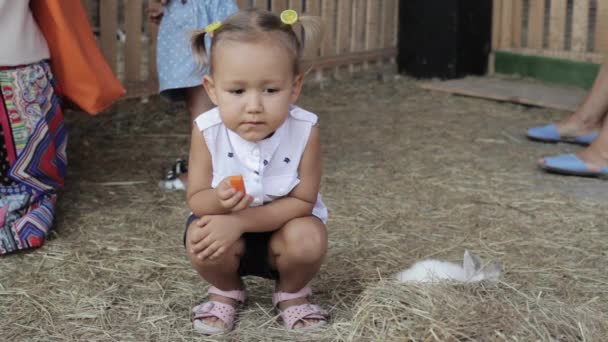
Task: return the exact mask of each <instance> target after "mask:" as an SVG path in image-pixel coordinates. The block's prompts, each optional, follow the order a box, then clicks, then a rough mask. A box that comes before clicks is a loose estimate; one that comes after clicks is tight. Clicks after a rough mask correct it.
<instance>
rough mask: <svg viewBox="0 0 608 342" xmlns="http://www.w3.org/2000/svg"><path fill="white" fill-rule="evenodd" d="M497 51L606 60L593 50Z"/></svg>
mask: <svg viewBox="0 0 608 342" xmlns="http://www.w3.org/2000/svg"><path fill="white" fill-rule="evenodd" d="M497 51H504V52H511V53H517V54H520V55H527V56H540V57H553V58H559V59H567V60H571V61H579V62H591V63H596V64H602V63H603V62H604V61H605V60H606V55H605V54H603V53H595V52H581V51H567V50H550V49H528V48H517V49H500V50H497Z"/></svg>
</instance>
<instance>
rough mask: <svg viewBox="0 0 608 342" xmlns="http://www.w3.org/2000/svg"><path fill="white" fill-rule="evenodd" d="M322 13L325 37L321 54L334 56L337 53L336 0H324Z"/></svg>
mask: <svg viewBox="0 0 608 342" xmlns="http://www.w3.org/2000/svg"><path fill="white" fill-rule="evenodd" d="M321 4H322V5H323V7H322V9H321V13H322V16H323V23H324V25H325V39H324V40H323V45H321V56H333V55H335V54H336V28H335V24H336V1H335V0H323V1H321Z"/></svg>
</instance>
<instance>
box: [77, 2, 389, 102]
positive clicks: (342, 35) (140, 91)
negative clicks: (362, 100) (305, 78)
mask: <svg viewBox="0 0 608 342" xmlns="http://www.w3.org/2000/svg"><path fill="white" fill-rule="evenodd" d="M148 1H156V0H83V2H84V4H85V7H86V8H87V11H88V13H89V14H90V18H91V22H92V25H93V27H94V28H95V30H96V31H97V32H98V33H99V46H100V48H101V50H102V52H103V54H104V56H105V57H106V59H107V60H108V62H109V63H110V65H111V66H112V68H113V69H114V70H115V71H116V74H117V75H119V77H120V78H121V80H123V82H124V84H125V87H126V88H127V95H126V96H127V97H138V96H146V95H150V94H154V93H156V92H157V91H158V81H157V79H156V34H157V31H158V27H157V26H156V25H155V24H152V23H150V22H149V21H147V15H146V8H147V4H148ZM191 1H193V0H191ZM237 3H238V5H239V7H240V8H248V7H258V8H265V9H268V10H271V11H273V12H276V13H279V12H281V11H283V10H284V9H287V8H291V9H295V10H296V11H298V12H299V13H304V14H310V15H320V16H321V17H323V19H324V23H325V27H324V30H325V36H324V41H323V44H322V46H321V48H320V49H319V51H318V52H317V53H313V54H310V55H309V56H307V58H308V59H309V60H310V61H311V62H313V63H314V70H315V72H316V74H317V76H321V77H322V74H323V73H332V74H335V73H344V72H351V73H352V72H354V71H355V70H356V69H355V65H363V66H364V67H366V68H367V67H369V65H370V63H374V64H371V65H376V64H382V63H384V62H389V63H394V60H395V56H396V55H397V31H398V29H397V16H398V12H399V11H398V4H399V0H238V1H237ZM117 33H119V35H117ZM123 36H124V37H125V38H124V39H121V38H122V37H123Z"/></svg>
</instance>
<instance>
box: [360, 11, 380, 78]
mask: <svg viewBox="0 0 608 342" xmlns="http://www.w3.org/2000/svg"><path fill="white" fill-rule="evenodd" d="M381 5H382V3H381V2H380V1H377V0H367V15H366V18H365V49H366V50H373V49H377V48H379V47H380V44H379V42H380V37H381V32H380V23H381V14H382V13H381V12H380V9H381ZM364 67H366V68H367V67H368V64H367V63H366V64H364Z"/></svg>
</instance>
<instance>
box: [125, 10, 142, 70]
mask: <svg viewBox="0 0 608 342" xmlns="http://www.w3.org/2000/svg"><path fill="white" fill-rule="evenodd" d="M142 6H143V4H142V0H129V1H127V2H126V3H125V20H126V31H127V41H126V43H125V47H124V48H125V76H126V80H127V81H131V82H135V81H139V80H140V79H141V67H140V66H141V33H142V32H141V27H142Z"/></svg>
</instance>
